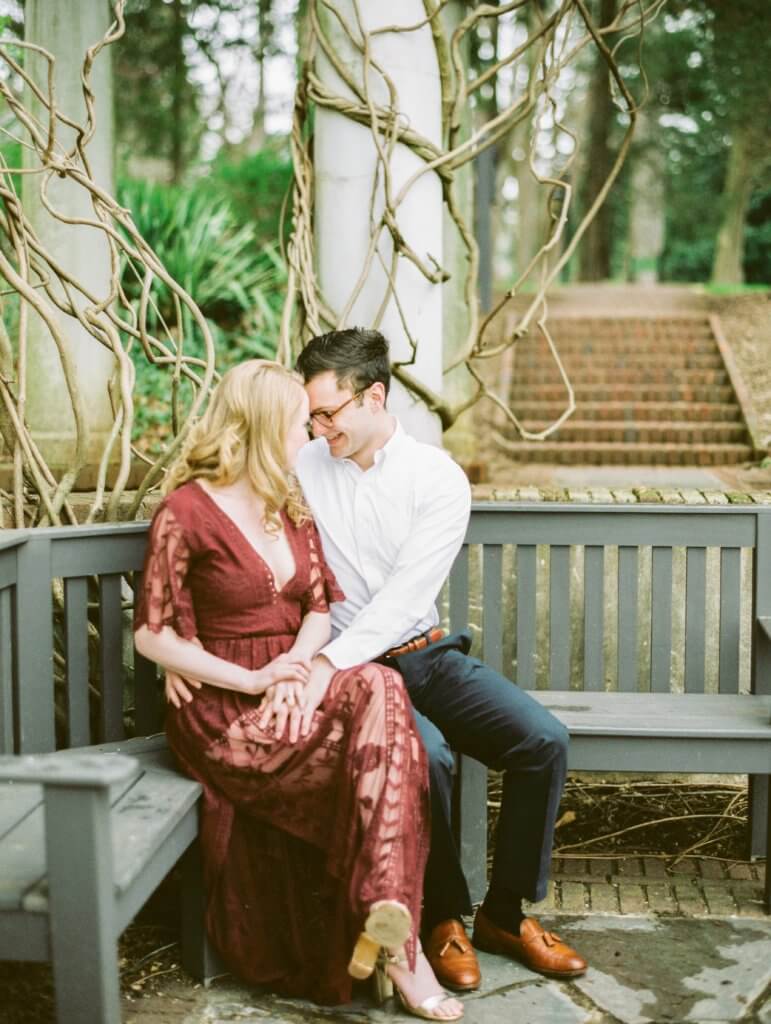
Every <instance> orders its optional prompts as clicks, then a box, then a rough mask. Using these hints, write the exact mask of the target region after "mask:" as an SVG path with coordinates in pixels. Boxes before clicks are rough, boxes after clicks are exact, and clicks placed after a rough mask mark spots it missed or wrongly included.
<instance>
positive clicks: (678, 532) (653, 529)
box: [466, 502, 759, 548]
mask: <svg viewBox="0 0 771 1024" xmlns="http://www.w3.org/2000/svg"><path fill="white" fill-rule="evenodd" d="M758 519H759V515H758V511H756V510H754V509H753V511H752V512H747V513H745V512H736V511H730V510H725V511H717V510H714V511H712V510H707V509H699V510H696V509H692V508H685V507H683V506H679V507H677V508H675V507H673V506H671V505H670V506H666V505H660V506H657V507H656V509H655V510H650V511H647V510H646V511H644V512H643V511H641V510H640V509H639V508H634V507H633V506H623V505H615V506H613V507H611V508H598V507H597V506H595V507H594V508H591V509H587V508H583V509H582V508H577V507H576V506H575V505H564V504H563V505H560V504H558V503H557V502H554V503H551V502H543V503H539V504H538V505H537V506H536V507H533V506H532V505H531V506H529V507H523V506H521V505H519V506H514V507H511V508H508V507H507V506H506V504H505V503H504V502H499V503H496V507H495V508H490V507H489V506H485V505H476V506H475V507H474V511H473V515H472V517H471V522H470V524H469V528H468V532H467V534H466V540H467V541H468V543H470V544H526V545H535V544H569V545H589V544H597V545H602V544H618V545H619V546H630V547H638V546H639V547H648V546H655V545H657V544H658V545H660V546H662V547H683V548H685V547H688V546H689V545H697V546H701V547H740V548H751V547H754V545H755V537H756V529H757V524H758Z"/></svg>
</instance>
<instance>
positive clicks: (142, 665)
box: [133, 572, 163, 736]
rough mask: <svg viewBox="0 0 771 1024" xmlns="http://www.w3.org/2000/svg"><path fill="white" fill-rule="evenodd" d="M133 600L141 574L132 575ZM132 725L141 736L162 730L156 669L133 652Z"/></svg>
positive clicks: (161, 712)
mask: <svg viewBox="0 0 771 1024" xmlns="http://www.w3.org/2000/svg"><path fill="white" fill-rule="evenodd" d="M133 583H134V600H135V601H136V597H137V595H138V594H140V593H141V589H142V573H141V572H135V573H134V580H133ZM134 725H135V728H136V731H137V733H139V734H140V735H142V736H146V735H148V733H152V732H155V731H156V730H158V729H161V728H163V711H162V709H161V704H160V695H159V690H158V667H157V665H156V664H155V662H153V661H149V660H148V659H147V658H143V657H142V655H141V654H140V653H139V651H137V650H135V651H134Z"/></svg>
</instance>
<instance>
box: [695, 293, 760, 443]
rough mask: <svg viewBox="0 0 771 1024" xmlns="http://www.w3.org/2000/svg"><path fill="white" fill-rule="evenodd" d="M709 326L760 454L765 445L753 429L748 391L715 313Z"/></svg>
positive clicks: (743, 416)
mask: <svg viewBox="0 0 771 1024" xmlns="http://www.w3.org/2000/svg"><path fill="white" fill-rule="evenodd" d="M709 326H710V330H711V331H712V334H713V337H714V338H715V343H716V344H717V347H718V349H719V350H720V355H721V357H722V359H723V363H724V364H725V368H726V373H727V374H728V379H729V380H730V382H731V387H732V388H733V389H734V394H735V395H736V401H737V402H738V403H739V408H740V409H741V411H742V418H743V419H744V423H745V426H746V427H747V432H748V434H749V435H750V440H751V441H752V447H753V448H754V449H755V452H756V453H757V455H758V456H762V455H764V454H765V453H766V451H767V446H766V445H764V444H763V443H762V442H761V439H760V437H759V436H758V434H757V431H756V429H755V424H754V417H753V414H752V413H753V405H752V400H751V398H750V392H749V389H748V388H747V386H746V385H745V383H744V381H743V379H742V376H741V374H740V373H739V367H738V365H737V363H736V359H735V358H734V354H733V352H732V351H731V346H730V345H729V344H728V339H727V338H726V336H725V332H724V331H723V324H722V322H721V320H720V317H719V316H718V315H717V313H710V314H709Z"/></svg>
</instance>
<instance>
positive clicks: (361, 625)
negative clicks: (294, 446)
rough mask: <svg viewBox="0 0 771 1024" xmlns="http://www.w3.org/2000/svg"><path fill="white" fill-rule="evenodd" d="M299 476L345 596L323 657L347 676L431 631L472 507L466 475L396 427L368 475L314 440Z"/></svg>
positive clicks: (336, 607) (307, 447) (307, 448)
mask: <svg viewBox="0 0 771 1024" xmlns="http://www.w3.org/2000/svg"><path fill="white" fill-rule="evenodd" d="M297 476H298V478H299V480H300V484H301V485H302V488H303V491H304V492H305V497H306V499H307V501H308V504H309V505H310V508H311V511H312V512H313V516H314V518H315V520H316V525H317V526H318V528H319V532H320V533H321V539H322V542H323V545H324V554H325V555H326V558H327V561H328V563H329V565H330V567H331V568H332V571H333V572H334V574H335V576H336V577H337V581H338V583H339V584H340V586H341V587H342V589H343V591H344V592H345V601H341V602H338V603H335V604H333V605H332V609H331V611H332V637H333V639H332V640H331V642H330V643H329V644H328V645H327V646H326V647H325V648H324V649H323V651H322V652H321V653H322V654H324V655H326V657H327V658H328V659H329V660H330V661H331V662H332V664H333V665H334V666H335V667H336V668H350V667H351V666H352V665H358V664H360V663H362V662H365V661H371V660H372V659H373V658H377V657H378V656H379V655H381V654H383V652H384V651H387V650H388V649H389V648H391V647H396V646H397V645H399V644H401V643H404V642H405V641H407V640H409V639H411V638H412V637H414V636H416V635H417V634H419V633H422V632H424V631H425V630H427V629H430V628H431V627H432V626H435V625H436V624H437V622H438V621H439V617H438V614H437V611H436V606H435V601H436V598H437V595H438V593H439V590H440V588H441V586H442V583H443V582H444V580H445V579H446V577H447V574H448V573H449V571H450V567H451V566H452V563H453V561H454V559H455V556H456V555H457V553H458V551H459V550H460V546H461V544H462V543H463V538H464V536H465V534H466V527H467V525H468V518H469V512H470V508H471V491H470V488H469V484H468V480H467V479H466V476H465V474H464V472H463V470H462V469H461V468H460V466H458V465H457V464H456V463H455V462H453V460H452V459H451V458H450V456H449V455H448V454H447V452H445V451H442V449H441V448H435V447H434V446H433V445H428V444H424V443H422V442H420V441H416V440H415V439H414V438H413V437H410V436H409V435H408V434H407V433H405V431H404V429H403V428H402V427H401V425H400V424H399V423H398V422H397V423H396V429H395V431H394V433H393V435H392V436H391V438H390V439H389V440H388V441H387V442H386V444H385V445H384V446H383V448H381V449H380V450H379V451H378V452H377V453H376V454H375V461H374V465H373V466H371V468H370V469H368V470H362V469H361V468H360V467H359V466H358V465H357V464H356V463H355V462H354V461H353V460H352V459H335V458H333V457H332V456H331V455H330V454H329V448H328V446H327V442H326V440H324V438H317V439H316V440H315V441H311V442H310V443H309V444H307V445H305V446H304V447H303V448H302V449H301V450H300V455H299V458H298V462H297Z"/></svg>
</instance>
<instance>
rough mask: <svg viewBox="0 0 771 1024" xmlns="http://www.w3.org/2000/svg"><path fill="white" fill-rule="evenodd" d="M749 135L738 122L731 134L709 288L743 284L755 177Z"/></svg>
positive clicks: (754, 165)
mask: <svg viewBox="0 0 771 1024" xmlns="http://www.w3.org/2000/svg"><path fill="white" fill-rule="evenodd" d="M750 131H751V128H750V126H749V124H748V123H747V122H739V123H737V124H736V126H735V128H734V131H733V133H732V139H731V141H732V145H731V149H730V151H729V153H728V167H727V169H726V177H725V185H724V186H723V195H722V199H721V203H722V210H723V216H722V220H721V223H720V228H719V230H718V233H717V243H716V245H715V259H714V262H713V264H712V283H713V284H742V283H743V281H744V268H743V266H742V264H743V259H744V221H745V218H746V216H747V206H748V205H749V201H750V196H751V195H752V186H753V182H754V180H755V175H756V173H757V171H756V164H755V162H754V161H753V159H752V152H751V144H750Z"/></svg>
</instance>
